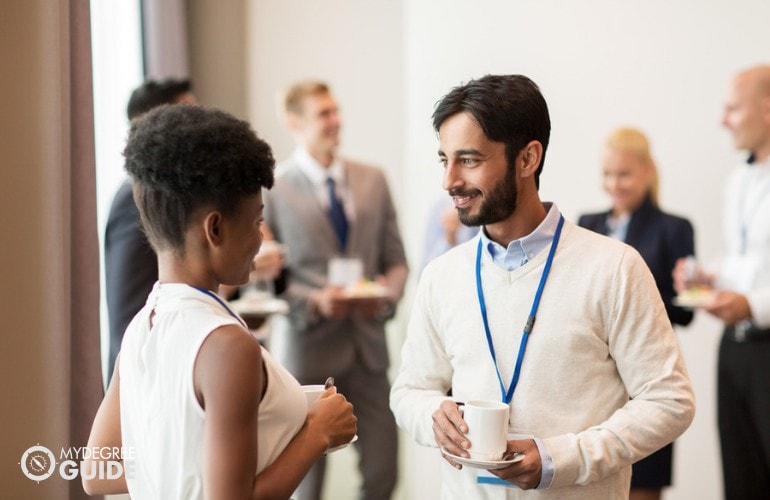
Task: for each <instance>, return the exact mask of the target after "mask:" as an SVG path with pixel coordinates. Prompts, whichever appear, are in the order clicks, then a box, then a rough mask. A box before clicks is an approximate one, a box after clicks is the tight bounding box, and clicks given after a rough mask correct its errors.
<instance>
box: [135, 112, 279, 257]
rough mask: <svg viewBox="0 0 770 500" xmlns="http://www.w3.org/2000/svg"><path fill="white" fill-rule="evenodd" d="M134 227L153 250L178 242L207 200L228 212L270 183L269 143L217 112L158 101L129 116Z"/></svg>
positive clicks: (180, 244) (175, 245)
mask: <svg viewBox="0 0 770 500" xmlns="http://www.w3.org/2000/svg"><path fill="white" fill-rule="evenodd" d="M123 154H124V156H125V159H126V163H125V167H126V171H128V173H129V175H130V176H131V178H132V180H133V190H134V198H135V199H136V204H137V207H138V208H139V213H140V215H141V219H142V226H143V227H144V231H145V233H146V234H147V238H148V239H149V241H150V244H151V245H152V246H153V248H154V249H155V251H156V252H157V251H158V250H160V249H165V248H173V249H175V250H177V251H179V252H183V249H184V233H185V230H186V229H187V226H188V224H189V222H190V219H191V217H192V215H193V214H194V213H195V212H196V210H198V209H200V208H201V207H204V206H207V205H211V206H213V207H214V208H215V209H216V210H219V211H221V212H222V213H223V214H225V215H229V214H233V213H234V212H235V211H236V210H237V208H238V205H239V203H241V202H242V200H243V199H244V198H246V197H248V196H253V195H256V194H258V193H260V192H261V189H262V188H266V189H270V188H271V187H273V168H274V166H275V160H274V159H273V153H272V151H271V149H270V146H269V145H268V144H267V143H266V142H265V141H263V140H261V139H259V138H258V137H257V135H256V134H255V133H254V131H253V130H252V129H251V127H250V125H249V124H248V123H247V122H245V121H241V120H238V119H237V118H235V117H233V116H231V115H229V114H227V113H225V112H224V111H220V110H216V109H209V108H204V107H199V106H188V105H163V106H160V107H157V108H155V109H153V110H151V111H150V112H148V113H147V114H145V115H143V116H142V117H141V118H139V119H138V120H136V121H135V122H133V123H132V125H131V129H130V131H129V135H128V143H127V144H126V149H125V151H124V153H123Z"/></svg>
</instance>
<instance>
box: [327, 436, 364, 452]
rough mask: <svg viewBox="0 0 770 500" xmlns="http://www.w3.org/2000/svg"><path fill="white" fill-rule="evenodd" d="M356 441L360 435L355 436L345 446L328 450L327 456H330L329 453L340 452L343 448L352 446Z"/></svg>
mask: <svg viewBox="0 0 770 500" xmlns="http://www.w3.org/2000/svg"><path fill="white" fill-rule="evenodd" d="M356 441H358V434H356V435H355V436H353V439H351V440H350V441H348V442H347V443H345V444H341V445H339V446H335V447H334V448H329V449H328V450H326V454H327V455H328V454H329V453H334V452H335V451H339V450H341V449H343V448H347V447H348V446H350V445H351V444H353V443H355V442H356Z"/></svg>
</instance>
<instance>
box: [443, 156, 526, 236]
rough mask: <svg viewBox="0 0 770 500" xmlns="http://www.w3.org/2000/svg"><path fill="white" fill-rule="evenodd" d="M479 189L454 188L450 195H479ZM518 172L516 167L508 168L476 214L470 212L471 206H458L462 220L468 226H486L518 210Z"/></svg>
mask: <svg viewBox="0 0 770 500" xmlns="http://www.w3.org/2000/svg"><path fill="white" fill-rule="evenodd" d="M480 193H481V192H480V191H479V190H478V189H469V190H462V189H452V190H450V191H449V195H450V196H473V195H479V194H480ZM517 195H518V192H517V190H516V173H515V171H514V169H508V172H507V173H506V174H505V178H503V181H502V182H500V183H499V184H498V185H497V186H495V188H494V189H492V191H490V192H489V194H488V195H487V197H486V198H485V199H484V200H483V201H482V202H481V206H480V207H479V211H478V212H477V213H476V214H472V213H471V212H470V210H471V209H470V208H458V209H457V215H458V216H459V217H460V222H462V223H463V224H465V225H466V226H471V227H475V226H484V225H487V224H494V223H496V222H500V221H502V220H505V219H507V218H508V217H509V216H510V215H511V214H512V213H513V212H514V211H515V210H516V198H517Z"/></svg>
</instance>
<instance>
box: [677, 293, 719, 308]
mask: <svg viewBox="0 0 770 500" xmlns="http://www.w3.org/2000/svg"><path fill="white" fill-rule="evenodd" d="M713 300H714V292H703V293H698V294H683V295H677V296H676V297H674V300H672V301H671V302H672V303H673V304H674V305H675V306H679V307H691V308H692V307H705V306H707V305H709V304H711V301H713Z"/></svg>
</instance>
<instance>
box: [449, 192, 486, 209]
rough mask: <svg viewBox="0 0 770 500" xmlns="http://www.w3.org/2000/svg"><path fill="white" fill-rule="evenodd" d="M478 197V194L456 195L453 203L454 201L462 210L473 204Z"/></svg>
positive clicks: (453, 197)
mask: <svg viewBox="0 0 770 500" xmlns="http://www.w3.org/2000/svg"><path fill="white" fill-rule="evenodd" d="M478 195H479V194H478V193H470V194H463V195H456V196H452V201H454V204H455V206H456V207H458V208H462V207H465V206H467V205H468V204H469V203H470V202H471V200H472V199H474V198H476V197H477V196H478Z"/></svg>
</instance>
